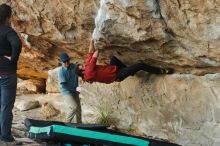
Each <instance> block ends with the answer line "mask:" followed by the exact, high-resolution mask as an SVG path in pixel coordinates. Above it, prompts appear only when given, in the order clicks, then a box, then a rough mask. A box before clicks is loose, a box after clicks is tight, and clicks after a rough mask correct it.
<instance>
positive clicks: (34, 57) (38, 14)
mask: <svg viewBox="0 0 220 146" xmlns="http://www.w3.org/2000/svg"><path fill="white" fill-rule="evenodd" d="M3 2H7V3H8V4H10V5H11V6H12V7H13V11H14V13H13V19H12V24H13V27H14V28H15V29H16V31H17V32H19V34H20V37H21V38H22V41H23V50H22V53H21V57H20V59H19V70H18V72H19V75H20V76H22V77H23V76H28V78H32V77H36V76H35V75H37V77H38V78H43V79H45V78H47V75H45V73H46V72H47V71H48V70H49V69H52V68H54V67H57V66H58V65H59V54H60V53H61V52H64V51H65V52H68V53H69V54H70V56H71V58H72V59H73V60H77V59H80V58H81V57H82V56H83V55H84V54H85V48H87V46H88V42H89V40H90V39H91V34H92V31H93V29H94V27H95V25H94V18H95V16H96V12H97V9H98V6H99V1H98V0H92V1H90V2H88V1H86V0H62V1H60V0H40V1H33V0H28V1H27V0H0V4H1V3H3ZM81 59H82V58H81ZM28 72H33V73H34V74H28ZM42 73H43V74H42Z"/></svg>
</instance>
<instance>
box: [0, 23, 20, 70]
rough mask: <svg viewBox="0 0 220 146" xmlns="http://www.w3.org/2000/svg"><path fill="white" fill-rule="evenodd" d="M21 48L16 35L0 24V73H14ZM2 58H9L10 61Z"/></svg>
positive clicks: (10, 29)
mask: <svg viewBox="0 0 220 146" xmlns="http://www.w3.org/2000/svg"><path fill="white" fill-rule="evenodd" d="M21 47H22V44H21V40H20V39H19V37H18V35H17V33H16V32H15V31H14V30H13V29H12V28H11V27H9V26H7V25H4V24H0V73H1V72H8V73H15V72H16V70H17V61H18V58H19V55H20V53H21ZM4 56H10V57H11V60H9V59H8V58H6V57H4Z"/></svg>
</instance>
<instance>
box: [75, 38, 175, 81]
mask: <svg viewBox="0 0 220 146" xmlns="http://www.w3.org/2000/svg"><path fill="white" fill-rule="evenodd" d="M98 55H99V51H98V50H96V51H95V50H94V42H93V41H92V40H91V42H90V46H89V52H88V54H87V57H86V61H85V63H84V64H78V65H77V68H76V74H78V76H80V77H82V79H83V80H84V81H87V82H90V83H92V82H101V83H106V84H109V83H112V82H114V81H118V82H120V81H123V80H124V79H125V78H127V77H128V76H130V75H134V74H135V73H136V72H138V71H140V70H143V71H146V72H149V73H154V74H172V73H173V72H174V70H173V69H170V68H167V69H163V68H158V67H153V66H149V65H147V64H145V63H137V64H134V65H131V66H129V67H127V66H126V65H124V64H123V63H122V62H121V61H120V60H119V59H117V58H116V57H115V56H113V57H112V58H111V60H110V64H106V65H97V58H98Z"/></svg>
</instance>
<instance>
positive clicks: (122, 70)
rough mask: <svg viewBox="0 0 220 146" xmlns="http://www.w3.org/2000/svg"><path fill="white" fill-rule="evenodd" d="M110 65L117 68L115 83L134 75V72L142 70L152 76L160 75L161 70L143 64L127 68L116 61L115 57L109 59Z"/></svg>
mask: <svg viewBox="0 0 220 146" xmlns="http://www.w3.org/2000/svg"><path fill="white" fill-rule="evenodd" d="M110 64H111V65H115V66H117V67H118V72H117V74H116V80H117V81H122V80H124V79H125V78H127V77H128V76H130V75H134V74H135V73H136V72H138V71H140V70H143V71H146V72H149V73H154V74H161V68H158V67H153V66H150V65H147V64H145V63H137V64H134V65H132V66H129V67H127V66H126V65H124V64H123V63H122V62H121V61H120V60H118V59H117V58H116V57H115V56H113V57H112V58H111V61H110Z"/></svg>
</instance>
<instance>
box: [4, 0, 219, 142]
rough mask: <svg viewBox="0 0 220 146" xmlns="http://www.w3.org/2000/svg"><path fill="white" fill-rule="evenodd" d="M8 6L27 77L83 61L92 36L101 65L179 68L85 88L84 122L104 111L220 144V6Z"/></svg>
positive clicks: (125, 1)
mask: <svg viewBox="0 0 220 146" xmlns="http://www.w3.org/2000/svg"><path fill="white" fill-rule="evenodd" d="M3 2H7V3H9V4H10V5H11V6H12V7H13V11H14V15H13V19H12V22H13V26H14V28H15V29H16V30H17V32H19V34H20V37H21V38H22V41H23V50H22V54H21V57H20V59H19V70H18V75H19V76H20V77H22V78H25V79H26V78H40V79H44V80H45V79H47V78H48V74H47V72H48V70H51V69H53V68H56V67H57V66H58V65H59V57H58V56H59V54H60V53H61V52H63V51H66V52H68V53H69V54H70V56H71V60H72V61H74V62H76V61H82V60H83V58H84V57H85V54H86V53H87V46H88V42H89V40H90V38H91V34H92V33H93V35H92V36H93V39H94V40H95V46H96V48H98V49H101V54H100V60H101V61H103V60H107V59H108V57H109V56H111V55H112V54H114V55H116V56H117V57H118V58H119V59H121V60H122V62H124V63H125V64H127V65H130V64H134V63H136V62H139V61H141V62H146V63H148V64H150V65H155V66H160V67H172V68H174V69H175V70H176V74H175V75H171V76H155V75H152V76H148V75H146V74H141V75H138V76H137V77H131V78H129V79H126V80H125V81H123V82H121V83H114V84H110V85H105V84H98V83H94V84H87V83H86V84H83V85H82V90H81V98H82V109H83V118H85V121H87V120H88V121H92V120H94V117H95V116H98V114H99V112H98V111H99V109H103V108H100V106H105V107H109V109H108V108H107V109H105V110H110V111H111V112H112V114H113V115H112V116H114V117H115V118H117V119H118V125H119V127H120V128H123V129H127V130H131V129H132V130H136V131H137V132H138V133H140V134H145V135H148V136H154V137H159V138H164V139H168V140H170V141H172V142H176V143H178V144H181V145H186V146H195V145H201V146H218V145H220V133H219V129H220V125H219V120H220V115H219V112H220V106H219V105H220V103H219V101H220V100H219V95H220V92H219V91H220V90H219V87H220V75H219V74H218V73H217V72H219V71H220V39H219V38H220V28H219V27H220V17H219V14H220V11H219V10H220V1H218V0H90V1H89V2H88V1H87V0H62V1H61V0H36V1H34V0H0V3H3ZM94 20H95V21H94ZM179 73H182V74H179ZM209 73H212V74H209ZM213 73H216V74H213ZM205 74H206V75H205ZM196 75H201V76H196ZM202 75H203V76H202ZM49 76H50V75H49ZM52 76H54V77H55V76H56V74H55V73H54V74H53V73H52ZM51 79H52V80H51V82H49V81H48V82H47V83H48V84H47V87H48V88H47V90H48V92H56V90H58V88H57V87H55V88H51V87H49V86H51V85H53V83H56V82H57V79H56V78H53V77H52V78H51ZM57 92H58V91H57ZM48 96H50V95H48ZM51 98H52V97H51ZM58 99H60V98H58ZM41 100H42V101H43V100H46V99H44V98H43V99H41ZM57 102H58V101H57ZM61 102H63V101H59V103H61ZM55 107H56V106H55Z"/></svg>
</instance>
